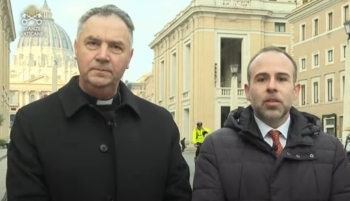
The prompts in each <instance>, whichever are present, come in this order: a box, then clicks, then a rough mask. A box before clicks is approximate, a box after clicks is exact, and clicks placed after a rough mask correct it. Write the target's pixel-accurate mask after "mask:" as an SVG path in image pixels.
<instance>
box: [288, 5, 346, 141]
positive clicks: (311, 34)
mask: <svg viewBox="0 0 350 201" xmlns="http://www.w3.org/2000/svg"><path fill="white" fill-rule="evenodd" d="M344 6H348V9H347V11H344ZM349 6H350V1H349V0H345V1H344V0H318V1H311V2H309V3H306V4H304V5H303V6H301V7H299V8H298V9H296V10H295V11H294V12H293V13H291V14H290V15H289V16H287V18H288V20H289V21H290V22H291V23H292V32H293V41H292V44H293V45H292V49H293V50H292V55H293V58H294V59H295V60H296V62H297V63H298V64H299V69H298V80H299V82H300V83H301V85H304V86H305V91H304V90H301V94H300V97H299V100H298V101H296V106H297V108H298V109H300V110H302V111H306V112H310V113H313V114H315V115H317V116H318V117H319V118H322V117H326V116H327V115H330V114H336V121H333V122H334V123H335V126H334V128H335V132H336V133H335V134H336V135H337V137H339V138H341V137H342V135H341V133H342V126H341V125H342V115H343V97H344V86H345V84H344V82H343V79H344V80H345V77H344V70H345V59H346V48H345V47H346V39H347V34H346V33H345V30H344V26H343V23H344V21H345V19H349ZM329 13H332V17H329V15H328V14H329ZM345 13H347V14H345ZM330 18H332V20H329V19H330ZM317 21H318V22H317ZM330 23H331V27H329V26H330ZM303 30H305V31H303ZM329 51H330V52H329ZM328 79H331V80H332V82H331V84H330V83H328ZM315 83H316V84H315ZM303 94H305V96H304V95H303ZM328 94H329V96H328ZM324 126H325V125H324Z"/></svg>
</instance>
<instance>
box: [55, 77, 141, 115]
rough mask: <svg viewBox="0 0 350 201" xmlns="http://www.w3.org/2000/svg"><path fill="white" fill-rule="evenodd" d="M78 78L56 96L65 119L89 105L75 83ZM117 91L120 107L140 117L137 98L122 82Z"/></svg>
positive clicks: (73, 78) (73, 79) (74, 78)
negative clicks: (118, 91) (119, 95)
mask: <svg viewBox="0 0 350 201" xmlns="http://www.w3.org/2000/svg"><path fill="white" fill-rule="evenodd" d="M78 78H79V76H74V77H72V78H71V79H70V81H69V82H68V83H67V84H66V85H65V86H63V87H62V88H61V89H59V90H58V96H59V98H60V101H61V103H62V106H63V110H64V113H65V115H66V117H67V118H69V117H72V116H73V115H74V114H75V113H76V112H78V111H79V110H80V109H81V108H83V107H84V106H87V105H91V102H90V101H89V99H88V98H87V96H85V94H84V93H83V92H82V90H81V89H80V87H79V85H78V83H77V79H78ZM119 90H120V94H121V105H120V107H129V108H130V109H131V110H132V111H134V112H135V113H136V114H137V115H138V116H139V117H141V112H140V108H139V105H138V103H137V102H138V100H137V97H136V96H135V95H134V94H133V93H132V92H131V91H130V90H129V89H128V88H127V86H126V85H125V84H124V83H123V82H122V81H120V82H119ZM73 97H74V98H73Z"/></svg>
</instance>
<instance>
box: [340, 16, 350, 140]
mask: <svg viewBox="0 0 350 201" xmlns="http://www.w3.org/2000/svg"><path fill="white" fill-rule="evenodd" d="M344 28H345V32H346V34H347V35H348V38H347V43H346V60H345V83H344V91H343V128H342V129H343V132H342V136H341V138H342V139H344V140H345V139H346V137H347V135H349V133H350V129H349V128H350V94H349V93H350V54H349V53H350V51H349V48H350V46H349V40H350V20H347V21H346V22H344ZM343 143H344V142H343Z"/></svg>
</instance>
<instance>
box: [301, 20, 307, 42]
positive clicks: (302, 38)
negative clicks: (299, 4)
mask: <svg viewBox="0 0 350 201" xmlns="http://www.w3.org/2000/svg"><path fill="white" fill-rule="evenodd" d="M305 29H306V27H305V24H303V25H301V40H302V41H303V40H305Z"/></svg>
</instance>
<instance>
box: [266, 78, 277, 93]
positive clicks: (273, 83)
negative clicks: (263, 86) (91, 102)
mask: <svg viewBox="0 0 350 201" xmlns="http://www.w3.org/2000/svg"><path fill="white" fill-rule="evenodd" d="M276 89H277V82H276V80H275V79H273V78H272V79H270V80H269V82H268V86H267V90H269V91H276Z"/></svg>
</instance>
